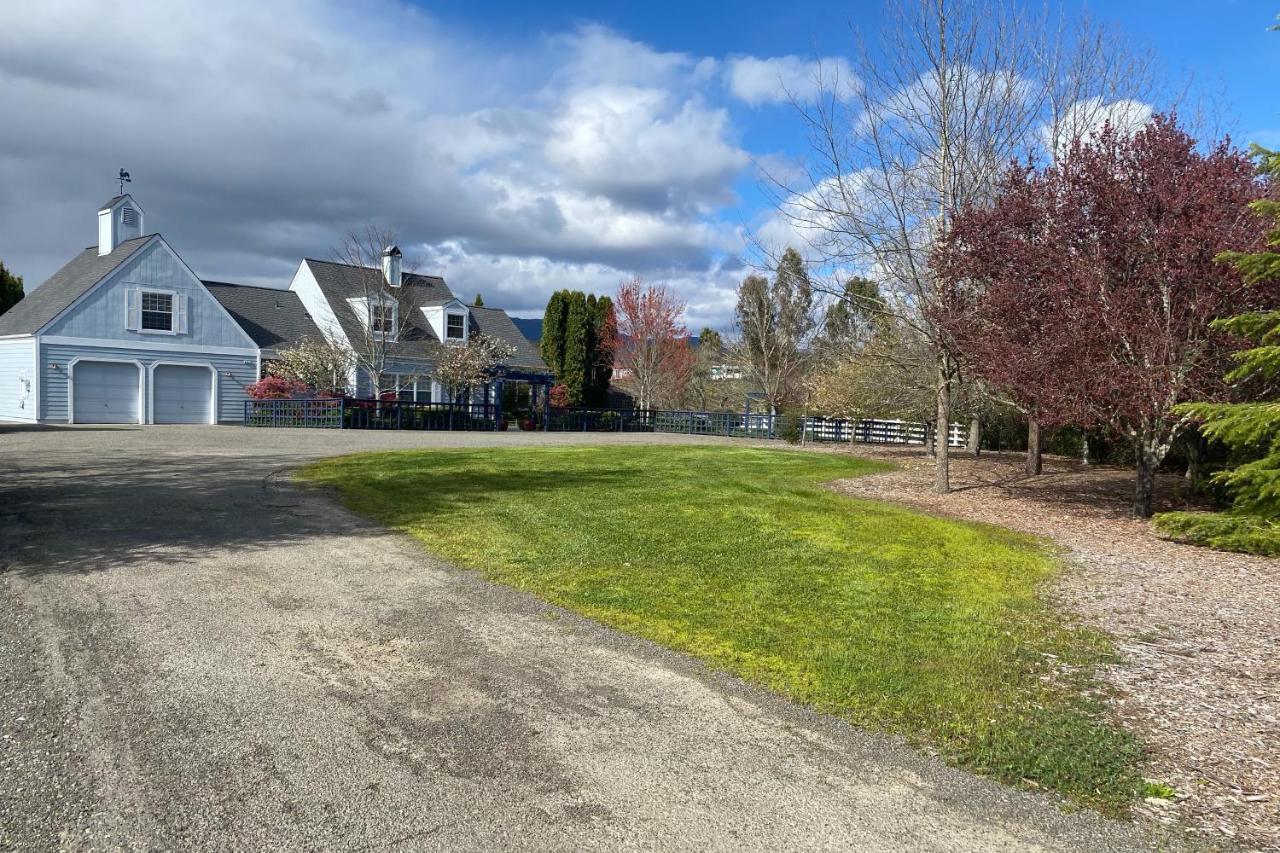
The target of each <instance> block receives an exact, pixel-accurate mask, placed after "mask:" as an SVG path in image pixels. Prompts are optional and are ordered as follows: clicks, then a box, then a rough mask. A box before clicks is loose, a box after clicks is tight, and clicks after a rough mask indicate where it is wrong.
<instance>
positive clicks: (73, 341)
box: [39, 296, 261, 355]
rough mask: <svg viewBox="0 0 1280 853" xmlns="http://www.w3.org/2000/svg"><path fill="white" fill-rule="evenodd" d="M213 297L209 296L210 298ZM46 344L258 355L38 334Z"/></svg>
mask: <svg viewBox="0 0 1280 853" xmlns="http://www.w3.org/2000/svg"><path fill="white" fill-rule="evenodd" d="M212 298H213V297H212V296H210V299H212ZM39 338H40V340H41V341H42V342H44V343H46V344H55V345H61V346H73V347H100V348H102V349H144V350H160V351H164V352H189V353H193V354H199V355H260V354H261V350H259V349H258V348H257V347H253V348H252V349H250V348H248V347H206V346H197V345H195V344H167V343H164V342H163V341H154V342H153V341H117V340H113V339H111V338H77V337H70V336H66V335H40V336H39Z"/></svg>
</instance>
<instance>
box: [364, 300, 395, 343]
mask: <svg viewBox="0 0 1280 853" xmlns="http://www.w3.org/2000/svg"><path fill="white" fill-rule="evenodd" d="M370 322H371V323H372V324H373V331H374V332H375V333H376V334H380V335H386V336H387V337H391V336H392V335H394V334H395V333H396V306H394V305H374V306H373V311H372V312H371V314H370Z"/></svg>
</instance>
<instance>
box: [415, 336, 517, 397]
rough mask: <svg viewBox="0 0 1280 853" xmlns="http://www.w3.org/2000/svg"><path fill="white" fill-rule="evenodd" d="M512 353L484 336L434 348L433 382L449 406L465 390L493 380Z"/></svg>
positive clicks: (492, 339) (510, 348) (496, 341)
mask: <svg viewBox="0 0 1280 853" xmlns="http://www.w3.org/2000/svg"><path fill="white" fill-rule="evenodd" d="M514 352H515V350H514V349H512V347H511V346H510V345H508V344H506V343H503V342H502V341H500V340H498V339H496V338H487V337H485V336H483V335H472V336H471V339H470V340H468V341H467V342H466V343H461V344H456V343H442V344H437V345H436V346H435V353H434V358H433V360H434V362H435V371H434V373H433V375H434V376H435V380H436V381H437V382H439V383H440V384H441V385H442V386H444V389H445V394H446V395H447V397H448V400H449V401H450V402H452V401H454V400H457V399H458V395H459V394H461V393H462V392H463V391H465V390H467V389H468V388H474V387H475V386H477V385H482V384H484V383H485V382H488V381H489V380H491V379H493V378H495V377H496V376H497V375H498V373H499V372H500V368H501V365H502V362H503V360H504V359H507V358H510V357H511V355H512V353H514Z"/></svg>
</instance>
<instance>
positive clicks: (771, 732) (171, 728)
mask: <svg viewBox="0 0 1280 853" xmlns="http://www.w3.org/2000/svg"><path fill="white" fill-rule="evenodd" d="M584 440H593V441H652V440H653V438H652V437H649V436H638V437H637V436H612V437H610V436H581V435H571V436H555V435H553V436H542V435H538V436H521V435H520V434H518V433H512V434H503V435H495V434H475V435H466V434H453V435H448V434H407V433H392V434H385V435H379V434H372V433H326V432H313V431H305V432H304V431H297V432H290V431H251V430H246V429H242V428H235V427H217V428H209V427H147V428H89V427H84V428H58V429H43V430H30V429H19V428H10V427H0V478H2V479H0V566H2V567H3V573H0V598H2V599H3V600H2V601H0V614H2V615H0V620H2V621H0V676H2V678H3V680H2V682H0V684H2V687H0V848H9V847H16V848H22V849H48V848H51V847H55V846H62V847H65V848H75V849H119V848H128V849H143V848H145V849H174V848H185V849H224V850H225V849H273V850H284V849H326V850H365V849H376V850H414V849H467V850H470V849H499V848H501V849H517V850H520V849H529V850H583V849H602V850H615V849H643V850H653V849H671V850H677V849H684V850H711V849H721V850H782V849H788V850H792V849H839V850H859V851H878V850H903V849H911V850H914V851H932V850H1019V851H1026V850H1038V849H1047V850H1107V849H1133V848H1136V847H1138V846H1140V845H1139V840H1138V839H1137V837H1136V836H1135V834H1134V833H1133V831H1132V830H1131V829H1130V828H1127V827H1124V826H1120V825H1117V824H1111V823H1108V822H1105V821H1103V820H1101V819H1098V818H1096V817H1095V816H1093V815H1090V814H1076V815H1064V814H1062V813H1060V812H1059V811H1058V810H1057V808H1056V807H1055V806H1054V804H1053V803H1052V801H1051V800H1049V798H1047V797H1037V796H1031V795H1028V794H1024V793H1020V792H1017V791H1013V790H1011V789H1008V788H1003V787H1000V786H998V785H995V784H990V783H987V782H984V781H982V780H979V779H976V778H974V777H971V776H969V775H967V774H964V773H960V772H957V771H952V770H949V769H947V768H945V767H942V766H941V765H939V764H938V763H937V762H935V761H932V760H928V759H925V758H922V757H920V756H918V755H916V754H915V753H914V752H912V751H910V750H907V749H905V748H903V747H902V746H900V745H899V744H897V743H895V742H894V741H892V740H890V739H888V738H883V737H878V736H869V735H866V734H863V733H861V732H858V731H856V730H854V729H851V728H849V727H847V726H844V725H842V724H840V723H838V722H836V721H834V720H832V719H828V718H823V717H819V716H817V715H814V714H810V713H807V712H806V711H804V710H802V709H799V708H796V707H794V706H792V705H790V704H788V703H786V702H784V701H781V700H778V699H776V698H773V697H770V696H767V695H764V694H762V693H761V692H759V691H757V690H754V689H752V688H749V687H746V686H744V685H742V684H740V683H738V682H737V681H735V680H734V679H732V678H728V677H725V676H723V675H720V674H717V673H713V672H708V671H707V670H705V669H704V668H703V667H701V666H700V665H698V664H697V663H695V662H691V661H690V660H688V659H687V658H685V657H683V656H680V655H676V654H672V653H669V652H665V651H663V650H661V649H658V648H656V647H654V646H652V645H650V644H648V643H645V642H641V641H638V640H634V639H631V638H627V637H624V636H621V635H618V634H616V633H614V632H612V631H609V630H606V629H603V628H601V627H599V626H597V625H595V624H593V623H591V622H588V621H585V620H583V619H580V618H577V617H575V616H572V615H569V614H566V613H564V612H562V611H559V610H557V609H555V608H552V607H549V606H547V605H545V604H542V603H540V602H539V601H537V600H535V599H533V598H531V597H529V596H527V595H524V594H521V593H519V592H517V591H514V590H511V589H507V588H504V587H498V586H494V585H491V584H489V583H486V582H484V581H483V580H480V579H479V578H477V577H476V576H474V575H472V574H469V573H466V572H462V571H458V570H455V569H452V568H450V567H448V566H447V565H442V564H441V563H439V562H437V561H436V560H434V559H432V558H431V557H430V556H428V555H426V554H424V553H423V552H422V551H421V550H420V549H419V547H418V546H417V545H416V544H415V543H414V542H412V541H409V540H406V539H404V538H401V537H399V536H396V535H392V534H388V533H385V532H383V531H381V530H379V529H376V528H375V527H373V526H372V525H370V524H368V523H366V522H364V521H362V520H360V519H357V518H355V517H353V516H352V515H350V514H348V513H347V512H345V511H343V510H341V509H339V508H337V507H335V506H334V505H333V504H331V503H330V502H328V501H327V500H325V499H323V498H321V497H319V496H317V495H314V494H303V493H301V492H299V491H297V490H295V489H293V488H292V487H291V486H290V484H289V483H288V481H287V474H286V472H287V470H288V468H289V467H291V466H294V465H297V464H299V463H301V462H303V461H305V460H307V459H311V458H315V457H317V456H323V455H331V454H334V453H339V452H346V451H350V450H356V449H370V448H387V447H408V446H424V445H437V446H444V445H451V444H468V445H474V444H476V443H483V444H494V445H501V446H508V445H512V444H515V443H517V442H520V441H533V442H536V443H539V444H543V443H546V442H580V441H584ZM666 440H668V441H682V440H685V439H682V438H678V437H677V438H668V439H666ZM191 448H194V449H191Z"/></svg>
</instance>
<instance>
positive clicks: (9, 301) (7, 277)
mask: <svg viewBox="0 0 1280 853" xmlns="http://www.w3.org/2000/svg"><path fill="white" fill-rule="evenodd" d="M24 295H25V294H24V293H23V289H22V276H20V275H14V274H13V273H11V272H9V270H7V269H5V266H4V264H3V263H0V314H3V313H4V312H6V311H8V310H9V309H10V308H12V307H13V306H15V305H17V304H18V303H19V302H21V301H22V297H23V296H24Z"/></svg>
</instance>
